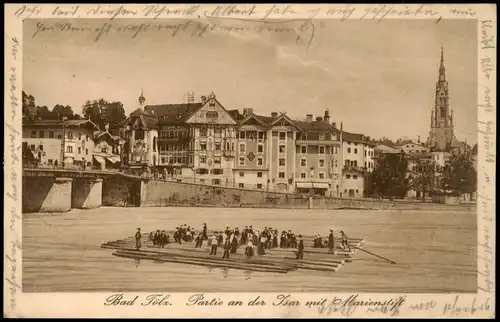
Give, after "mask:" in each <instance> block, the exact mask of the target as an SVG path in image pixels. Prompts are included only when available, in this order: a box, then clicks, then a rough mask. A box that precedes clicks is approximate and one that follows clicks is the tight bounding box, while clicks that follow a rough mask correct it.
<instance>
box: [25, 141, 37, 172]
mask: <svg viewBox="0 0 500 322" xmlns="http://www.w3.org/2000/svg"><path fill="white" fill-rule="evenodd" d="M22 147H23V150H22V158H23V166H25V165H28V164H33V163H34V162H35V161H36V159H35V156H34V155H33V151H31V149H30V147H29V146H28V142H26V141H24V142H23V145H22Z"/></svg>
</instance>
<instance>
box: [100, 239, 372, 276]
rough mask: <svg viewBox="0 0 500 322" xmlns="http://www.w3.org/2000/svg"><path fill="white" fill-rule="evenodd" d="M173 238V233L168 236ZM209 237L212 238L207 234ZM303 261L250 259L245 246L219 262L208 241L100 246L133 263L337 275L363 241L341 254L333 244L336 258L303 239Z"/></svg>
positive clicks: (291, 254)
mask: <svg viewBox="0 0 500 322" xmlns="http://www.w3.org/2000/svg"><path fill="white" fill-rule="evenodd" d="M167 234H168V235H170V236H173V232H168V233H167ZM209 236H211V235H210V234H209ZM303 240H304V246H305V247H304V259H299V260H298V259H296V258H295V257H296V254H297V250H296V249H293V248H271V249H266V254H265V255H262V256H259V255H256V256H254V257H252V258H251V259H247V258H246V256H245V254H244V253H245V246H238V250H237V252H236V254H230V258H229V259H228V258H226V259H222V254H223V253H224V249H223V247H218V249H217V255H216V256H213V255H209V254H210V246H207V241H204V242H203V245H202V247H201V248H194V245H195V242H194V241H192V242H183V243H182V244H181V245H179V244H178V243H172V241H173V240H172V238H170V241H171V243H169V244H167V245H165V246H164V248H158V247H153V242H152V241H149V240H148V237H147V236H146V235H143V238H142V248H141V249H140V250H139V251H138V250H136V249H135V239H134V237H128V238H125V239H122V240H115V241H109V242H106V243H104V244H102V245H101V247H102V248H107V249H113V250H114V252H113V255H114V256H117V257H123V258H130V259H135V260H141V259H142V260H151V261H155V262H161V263H178V264H187V265H197V266H205V267H211V268H228V269H235V270H244V271H253V272H266V273H281V274H285V273H287V272H290V271H295V270H312V271H324V272H336V271H338V270H339V269H340V268H341V267H342V266H343V265H345V263H346V262H350V261H351V257H352V256H353V255H354V253H356V251H357V249H355V248H361V247H362V246H363V244H364V240H363V239H360V238H350V239H349V244H350V246H351V251H350V252H349V251H347V250H343V249H342V248H341V246H340V240H336V241H335V254H332V253H329V252H328V249H327V248H313V247H312V244H313V237H310V236H304V237H303ZM256 251H257V248H256V247H254V253H256Z"/></svg>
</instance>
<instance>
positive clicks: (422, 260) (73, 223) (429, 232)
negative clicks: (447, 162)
mask: <svg viewBox="0 0 500 322" xmlns="http://www.w3.org/2000/svg"><path fill="white" fill-rule="evenodd" d="M204 222H206V223H207V224H208V227H209V229H212V228H213V229H222V228H224V227H226V226H233V227H234V226H239V227H242V226H245V225H253V227H254V228H262V227H264V226H272V227H275V228H277V229H278V230H281V229H291V230H293V231H295V232H297V233H301V234H303V235H309V236H312V235H314V234H317V233H322V234H325V235H326V234H327V233H328V230H329V229H330V228H335V229H343V230H344V231H346V233H347V235H348V236H352V237H361V238H364V239H365V241H366V243H365V246H364V248H365V249H366V250H369V251H371V252H373V253H376V254H380V255H381V256H384V257H386V258H389V259H391V260H394V261H395V262H396V263H397V264H396V265H391V264H388V263H387V262H384V261H380V260H376V259H375V258H374V257H372V256H371V255H369V254H366V253H363V252H357V253H356V254H355V256H354V258H353V261H352V262H351V263H347V264H346V265H345V266H344V267H342V268H341V269H340V270H339V271H338V272H335V273H330V272H316V271H312V272H311V271H301V270H296V271H292V272H289V273H287V274H274V273H261V272H252V273H251V272H249V271H241V270H231V269H227V268H222V269H221V268H215V269H214V268H206V267H202V266H191V265H186V264H174V263H163V264H162V265H158V264H159V263H158V262H153V261H148V260H142V261H141V260H130V259H125V258H119V257H116V256H112V252H113V251H112V250H110V249H103V248H100V245H101V244H102V243H104V242H107V241H111V240H118V239H122V238H124V237H128V236H133V234H134V233H135V230H136V228H137V227H141V228H142V229H143V230H144V231H152V230H156V229H158V228H159V227H164V228H162V229H169V230H170V229H173V228H175V227H176V226H178V225H180V224H184V223H185V224H187V225H190V226H191V227H195V228H198V230H199V229H201V226H202V224H203V223H204ZM476 236H477V234H476V214H475V213H471V212H466V211H460V210H459V211H436V212H429V211H404V212H401V211H366V210H365V211H355V210H354V211H347V210H337V211H332V210H290V209H229V208H226V209H216V208H100V209H94V210H72V211H71V212H69V213H65V214H55V215H54V214H26V215H24V216H23V292H77V291H122V292H124V291H159V292H168V291H170V292H182V291H193V290H194V291H198V292H210V291H222V292H224V291H226V292H228V291H235V292H237V291H246V292H257V291H274V292H276V291H278V290H279V291H282V292H286V291H288V292H293V291H305V292H307V291H309V292H311V291H318V292H335V291H337V292H355V291H359V292H361V291H364V292H475V291H476V284H477V282H476V244H477V237H476ZM305 255H306V256H305V257H307V253H306V254H305Z"/></svg>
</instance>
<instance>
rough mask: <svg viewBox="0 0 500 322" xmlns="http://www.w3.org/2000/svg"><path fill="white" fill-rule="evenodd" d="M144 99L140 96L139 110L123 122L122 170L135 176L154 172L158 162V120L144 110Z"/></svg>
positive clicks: (150, 112)
mask: <svg viewBox="0 0 500 322" xmlns="http://www.w3.org/2000/svg"><path fill="white" fill-rule="evenodd" d="M145 102H146V99H145V98H144V95H142V94H141V96H140V97H139V108H138V109H136V110H135V111H134V112H132V113H131V114H130V116H129V117H128V118H127V119H126V120H125V121H124V122H123V126H124V131H123V132H122V133H123V135H124V139H125V144H124V146H123V153H122V163H123V168H124V169H125V170H126V171H128V172H130V173H135V174H139V175H140V174H143V173H150V172H155V171H156V166H157V162H158V142H157V141H158V139H157V138H158V118H157V117H156V115H155V114H154V112H152V111H149V110H145V109H144V103H145Z"/></svg>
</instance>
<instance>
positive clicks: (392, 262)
mask: <svg viewBox="0 0 500 322" xmlns="http://www.w3.org/2000/svg"><path fill="white" fill-rule="evenodd" d="M351 247H352V248H356V249H358V250H361V251H364V252H365V253H368V254H370V255H373V256H375V257H378V258H381V259H384V260H386V261H388V262H389V263H391V264H396V262H394V261H391V260H390V259H387V258H385V257H382V256H380V255H377V254H374V253H372V252H369V251H367V250H364V249H362V248H359V247H356V246H351Z"/></svg>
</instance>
